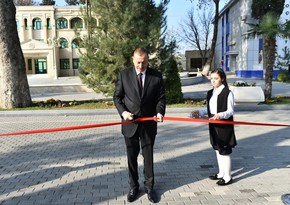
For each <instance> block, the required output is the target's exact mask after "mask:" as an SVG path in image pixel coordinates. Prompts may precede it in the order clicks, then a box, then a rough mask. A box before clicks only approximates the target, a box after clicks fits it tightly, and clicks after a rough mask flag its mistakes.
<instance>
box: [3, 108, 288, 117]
mask: <svg viewBox="0 0 290 205" xmlns="http://www.w3.org/2000/svg"><path fill="white" fill-rule="evenodd" d="M194 109H196V107H192V108H166V112H167V113H190V112H191V111H192V110H194ZM266 110H290V105H252V106H246V105H238V106H235V111H236V112H243V111H266ZM105 114H109V115H118V112H117V110H116V109H79V110H15V111H0V115H1V116H2V117H15V116H67V115H71V116H75V115H105Z"/></svg>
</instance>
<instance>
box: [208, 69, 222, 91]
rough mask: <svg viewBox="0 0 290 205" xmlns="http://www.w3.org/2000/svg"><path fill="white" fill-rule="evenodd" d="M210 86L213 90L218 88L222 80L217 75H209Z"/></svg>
mask: <svg viewBox="0 0 290 205" xmlns="http://www.w3.org/2000/svg"><path fill="white" fill-rule="evenodd" d="M210 80H211V84H212V86H213V87H214V88H218V87H219V86H220V85H221V84H222V83H223V79H221V77H220V76H219V74H217V73H212V74H211V75H210Z"/></svg>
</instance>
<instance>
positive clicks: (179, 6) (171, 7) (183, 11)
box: [56, 0, 228, 53]
mask: <svg viewBox="0 0 290 205" xmlns="http://www.w3.org/2000/svg"><path fill="white" fill-rule="evenodd" d="M155 2H156V3H157V4H158V3H159V2H160V0H155ZM194 2H197V0H194ZM226 2H228V0H221V1H220V9H221V8H223V6H224V5H225V3H226ZM56 5H57V6H65V5H66V3H65V1H64V0H56ZM194 5H195V4H194V3H192V2H191V1H190V0H171V1H170V2H169V4H168V7H167V11H166V16H167V27H168V28H167V29H168V31H169V32H170V31H175V32H176V31H178V30H180V24H182V22H183V21H184V20H185V19H186V16H187V12H188V11H189V10H190V9H191V8H192V7H193V6H194ZM179 47H180V48H179V52H180V53H184V51H185V50H187V49H192V48H190V46H187V45H186V44H182V43H181V44H179Z"/></svg>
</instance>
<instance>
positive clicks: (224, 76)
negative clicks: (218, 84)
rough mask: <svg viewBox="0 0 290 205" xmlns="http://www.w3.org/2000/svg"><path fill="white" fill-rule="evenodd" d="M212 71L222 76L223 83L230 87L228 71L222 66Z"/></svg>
mask: <svg viewBox="0 0 290 205" xmlns="http://www.w3.org/2000/svg"><path fill="white" fill-rule="evenodd" d="M211 73H216V74H218V75H219V76H220V78H221V79H222V83H223V84H224V85H225V86H226V87H229V86H228V82H227V76H226V73H225V72H224V71H223V70H222V69H221V68H217V69H215V70H213V71H211Z"/></svg>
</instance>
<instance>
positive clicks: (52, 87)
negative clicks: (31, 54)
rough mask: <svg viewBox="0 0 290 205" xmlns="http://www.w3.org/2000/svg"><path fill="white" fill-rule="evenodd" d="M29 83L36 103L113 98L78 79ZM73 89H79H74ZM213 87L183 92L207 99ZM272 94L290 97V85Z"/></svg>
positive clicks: (258, 81)
mask: <svg viewBox="0 0 290 205" xmlns="http://www.w3.org/2000/svg"><path fill="white" fill-rule="evenodd" d="M184 75H185V74H184V73H182V74H181V76H184ZM227 78H228V82H229V83H230V84H231V83H233V82H235V81H237V80H245V81H247V82H248V83H256V85H257V86H261V87H262V88H264V87H265V81H264V80H261V79H243V78H237V77H236V76H235V75H228V76H227ZM28 82H29V85H30V88H31V96H32V99H33V100H34V101H45V100H47V99H50V98H54V99H59V100H63V101H69V100H97V99H111V98H112V97H107V96H104V95H102V94H100V93H95V92H93V91H92V90H90V89H84V88H85V86H84V85H83V84H82V82H81V80H80V79H79V78H78V77H61V78H58V79H50V78H47V77H46V75H37V76H35V75H32V76H28ZM72 87H74V88H77V89H73V88H72ZM211 87H212V86H211V84H210V81H209V80H204V81H203V82H202V83H199V84H195V85H190V86H183V87H182V92H183V94H184V98H205V96H206V91H208V90H209V89H211ZM45 88H46V89H45ZM70 88H71V89H70ZM81 88H83V90H81ZM37 90H40V91H41V92H37ZM64 91H65V92H64ZM272 94H273V96H281V95H282V96H290V84H285V83H280V82H275V81H274V82H273V86H272Z"/></svg>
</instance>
